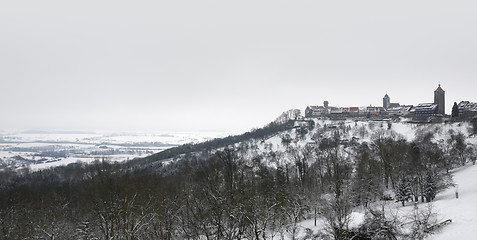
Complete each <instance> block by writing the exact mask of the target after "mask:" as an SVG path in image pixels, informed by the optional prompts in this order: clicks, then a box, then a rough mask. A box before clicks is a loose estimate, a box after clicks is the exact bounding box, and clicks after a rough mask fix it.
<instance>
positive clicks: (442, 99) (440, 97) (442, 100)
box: [434, 84, 446, 115]
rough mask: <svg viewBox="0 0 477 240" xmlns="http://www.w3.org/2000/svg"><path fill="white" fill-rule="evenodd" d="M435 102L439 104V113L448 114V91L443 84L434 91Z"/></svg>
mask: <svg viewBox="0 0 477 240" xmlns="http://www.w3.org/2000/svg"><path fill="white" fill-rule="evenodd" d="M434 103H435V104H437V113H438V114H442V115H445V114H446V92H445V91H444V90H443V89H442V88H441V84H439V87H437V89H436V90H435V91H434Z"/></svg>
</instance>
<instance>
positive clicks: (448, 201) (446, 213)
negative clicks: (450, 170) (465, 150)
mask: <svg viewBox="0 0 477 240" xmlns="http://www.w3.org/2000/svg"><path fill="white" fill-rule="evenodd" d="M454 180H455V182H456V184H458V188H457V189H458V192H459V199H456V197H455V190H456V189H454V188H453V189H448V190H446V191H444V192H443V193H441V194H439V195H438V196H437V198H436V200H435V203H434V207H435V208H436V210H437V211H438V214H439V217H440V218H441V219H452V223H451V224H450V225H448V226H445V227H444V228H443V229H442V230H441V232H440V233H438V234H437V235H435V236H433V237H431V238H430V239H433V240H447V239H456V240H457V239H469V240H470V239H476V238H477V165H474V166H466V167H462V168H460V169H457V170H456V171H455V174H454Z"/></svg>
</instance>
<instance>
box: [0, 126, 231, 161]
mask: <svg viewBox="0 0 477 240" xmlns="http://www.w3.org/2000/svg"><path fill="white" fill-rule="evenodd" d="M225 136H228V134H227V133H224V132H178V133H165V132H119V133H116V132H64V131H63V132H46V131H37V132H32V131H30V132H0V166H1V167H6V166H9V167H16V168H22V167H29V168H30V169H32V170H37V169H42V168H47V167H54V166H60V165H66V164H69V163H74V162H78V161H80V162H92V161H95V160H97V159H108V160H111V161H125V160H129V159H133V158H136V157H144V156H147V155H151V154H153V153H156V152H159V151H162V150H165V149H167V148H170V147H173V146H178V145H182V144H186V143H198V142H203V141H206V140H210V139H213V138H219V137H225Z"/></svg>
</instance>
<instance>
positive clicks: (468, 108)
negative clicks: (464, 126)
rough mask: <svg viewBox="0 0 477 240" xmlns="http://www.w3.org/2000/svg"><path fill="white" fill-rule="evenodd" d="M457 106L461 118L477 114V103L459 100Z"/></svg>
mask: <svg viewBox="0 0 477 240" xmlns="http://www.w3.org/2000/svg"><path fill="white" fill-rule="evenodd" d="M457 107H458V109H459V117H460V118H461V119H472V118H474V117H476V116H477V103H473V102H469V101H461V102H460V103H459V104H458V105H457Z"/></svg>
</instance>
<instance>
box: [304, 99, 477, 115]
mask: <svg viewBox="0 0 477 240" xmlns="http://www.w3.org/2000/svg"><path fill="white" fill-rule="evenodd" d="M458 107H459V111H460V112H461V113H463V112H474V113H475V114H477V103H472V102H469V101H462V102H460V103H459V104H458ZM437 110H438V104H437V103H420V104H418V105H416V106H414V105H398V104H397V105H394V106H392V107H390V108H388V109H384V108H383V107H373V106H370V107H324V106H308V107H307V108H306V110H305V116H306V117H312V116H322V115H327V114H346V113H349V114H353V113H355V114H360V113H362V114H367V113H387V114H393V115H407V114H416V115H432V114H437Z"/></svg>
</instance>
